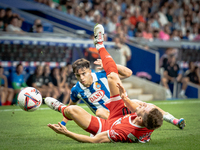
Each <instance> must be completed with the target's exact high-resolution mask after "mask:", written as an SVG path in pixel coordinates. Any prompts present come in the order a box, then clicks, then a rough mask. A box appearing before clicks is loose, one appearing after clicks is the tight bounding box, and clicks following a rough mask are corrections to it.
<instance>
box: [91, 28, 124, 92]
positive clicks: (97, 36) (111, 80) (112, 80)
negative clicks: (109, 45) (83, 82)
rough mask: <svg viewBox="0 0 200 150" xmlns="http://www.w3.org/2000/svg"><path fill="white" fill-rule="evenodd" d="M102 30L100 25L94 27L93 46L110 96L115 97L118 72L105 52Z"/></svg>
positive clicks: (118, 80) (118, 81)
mask: <svg viewBox="0 0 200 150" xmlns="http://www.w3.org/2000/svg"><path fill="white" fill-rule="evenodd" d="M103 35H104V28H103V26H102V25H100V24H97V25H96V26H95V27H94V44H95V46H96V49H97V50H98V51H99V54H100V57H101V60H102V63H103V68H104V70H105V72H106V75H107V79H108V84H109V88H110V96H115V95H118V94H119V89H118V88H117V86H116V83H121V80H120V79H119V76H118V70H117V66H116V63H115V62H114V60H113V59H112V57H111V56H110V54H109V53H108V52H107V51H106V49H105V47H104V44H103V41H104V37H103Z"/></svg>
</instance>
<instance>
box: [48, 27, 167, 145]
mask: <svg viewBox="0 0 200 150" xmlns="http://www.w3.org/2000/svg"><path fill="white" fill-rule="evenodd" d="M102 30H103V27H102V26H101V25H97V26H96V27H95V29H94V33H95V37H97V42H98V43H96V48H97V49H98V50H99V53H100V56H101V59H102V61H103V67H104V70H105V71H106V74H107V78H108V84H109V88H110V96H111V97H110V100H109V101H107V102H106V103H105V105H106V107H107V108H108V109H109V110H110V115H109V117H108V119H102V118H98V117H94V116H92V115H91V114H89V113H88V112H86V111H85V110H84V109H82V108H81V107H79V106H73V105H71V106H68V107H66V106H65V105H63V104H62V103H60V102H59V101H57V100H55V99H53V98H50V97H47V98H46V99H45V103H46V104H47V105H48V106H49V107H50V108H52V109H54V110H57V111H59V112H62V113H63V116H64V117H66V118H67V119H70V120H74V121H75V122H76V124H77V125H79V126H80V127H81V128H83V129H84V130H86V131H88V132H90V133H92V134H93V135H95V136H94V137H89V136H86V135H81V134H76V133H73V132H70V131H69V130H67V129H66V127H64V126H63V125H61V124H60V123H58V124H53V125H52V124H48V126H49V127H50V128H51V129H53V130H54V131H55V132H57V133H59V134H63V135H66V136H68V137H70V138H72V139H74V140H77V141H80V142H90V143H102V142H112V141H114V142H131V143H132V142H143V143H145V142H148V141H149V140H150V136H151V134H152V132H153V131H154V130H155V129H157V128H159V127H160V126H161V125H162V122H163V114H162V113H163V112H164V111H162V110H161V109H159V108H157V107H156V106H155V105H153V104H146V103H142V105H140V104H139V103H140V102H136V101H131V100H130V99H129V98H128V97H127V96H126V93H125V90H124V88H123V86H122V83H121V81H120V79H119V76H118V71H117V67H116V64H115V62H114V60H113V59H112V57H111V56H110V55H109V53H108V52H107V51H106V49H105V48H104V46H103V40H102V39H103V38H102V33H103V31H102ZM128 111H131V112H132V113H131V115H130V114H128V115H126V112H128Z"/></svg>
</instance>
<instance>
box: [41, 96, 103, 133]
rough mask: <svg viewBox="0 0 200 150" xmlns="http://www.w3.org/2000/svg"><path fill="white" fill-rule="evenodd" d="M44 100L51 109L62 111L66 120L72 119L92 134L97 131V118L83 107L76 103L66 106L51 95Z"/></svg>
mask: <svg viewBox="0 0 200 150" xmlns="http://www.w3.org/2000/svg"><path fill="white" fill-rule="evenodd" d="M44 101H45V103H46V104H47V106H49V107H50V108H51V109H53V110H55V111H58V112H60V113H62V114H63V116H64V117H65V118H66V119H67V120H73V121H74V122H76V124H77V125H78V126H80V127H81V128H82V129H84V130H86V131H88V132H90V133H92V134H96V133H97V132H98V129H99V122H98V119H97V118H96V117H94V116H92V115H91V114H89V113H88V112H87V111H85V110H84V109H83V108H81V107H79V106H76V105H70V106H66V105H64V104H63V103H61V102H59V101H58V100H56V99H54V98H52V97H46V98H45V100H44Z"/></svg>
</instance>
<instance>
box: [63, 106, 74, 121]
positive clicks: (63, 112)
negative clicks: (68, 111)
mask: <svg viewBox="0 0 200 150" xmlns="http://www.w3.org/2000/svg"><path fill="white" fill-rule="evenodd" d="M67 107H68V106H66V107H62V108H61V113H62V114H63V116H64V117H65V118H66V119H68V120H72V119H69V118H67V117H66V116H65V113H64V110H65V108H67Z"/></svg>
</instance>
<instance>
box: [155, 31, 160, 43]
mask: <svg viewBox="0 0 200 150" xmlns="http://www.w3.org/2000/svg"><path fill="white" fill-rule="evenodd" d="M153 39H154V41H158V40H160V34H159V30H157V29H156V30H154V31H153Z"/></svg>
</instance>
